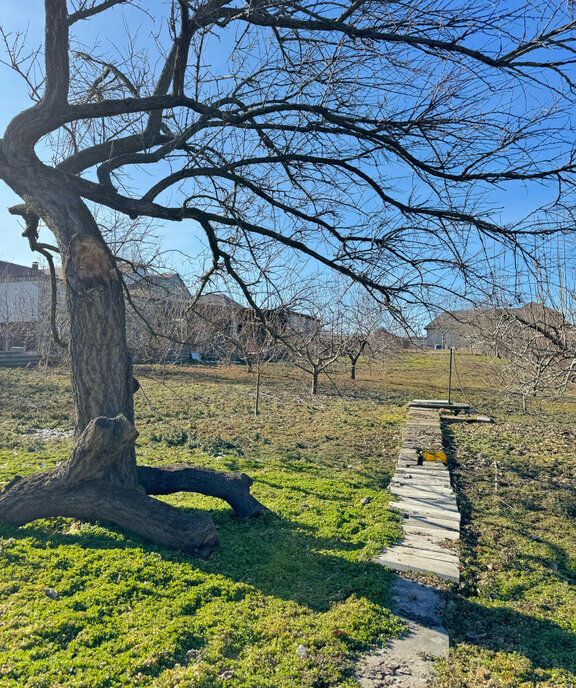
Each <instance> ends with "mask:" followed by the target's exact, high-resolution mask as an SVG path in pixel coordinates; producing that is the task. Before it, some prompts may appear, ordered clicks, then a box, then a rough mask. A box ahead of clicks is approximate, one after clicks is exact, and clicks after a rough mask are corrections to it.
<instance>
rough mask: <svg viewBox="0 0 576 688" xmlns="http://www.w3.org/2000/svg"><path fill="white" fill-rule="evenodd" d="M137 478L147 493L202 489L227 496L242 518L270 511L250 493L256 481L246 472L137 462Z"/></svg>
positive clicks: (216, 495) (220, 495)
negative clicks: (142, 464)
mask: <svg viewBox="0 0 576 688" xmlns="http://www.w3.org/2000/svg"><path fill="white" fill-rule="evenodd" d="M138 478H139V480H140V484H141V485H142V487H143V488H144V490H145V491H146V494H153V495H163V494H172V493H173V492H200V493H201V494H205V495H210V496H211V497H219V498H220V499H224V500H225V501H226V502H228V504H230V506H231V507H232V508H233V509H234V512H235V514H236V516H239V517H242V518H245V517H247V516H257V515H259V514H262V513H266V512H267V511H268V509H267V508H266V507H265V506H264V505H262V504H261V503H260V502H259V501H258V500H257V499H255V498H254V497H253V496H252V495H251V494H250V486H251V485H252V482H253V481H252V478H250V477H249V476H247V475H246V474H245V473H225V472H224V471H215V470H212V469H210V468H199V467H197V466H162V467H161V468H155V467H152V466H138Z"/></svg>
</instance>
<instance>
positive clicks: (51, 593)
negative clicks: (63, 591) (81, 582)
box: [44, 588, 58, 600]
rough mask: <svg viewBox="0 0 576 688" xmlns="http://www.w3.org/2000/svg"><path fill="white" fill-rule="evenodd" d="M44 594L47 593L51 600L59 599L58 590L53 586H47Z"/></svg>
mask: <svg viewBox="0 0 576 688" xmlns="http://www.w3.org/2000/svg"><path fill="white" fill-rule="evenodd" d="M44 594H45V595H46V597H49V598H50V599H51V600H57V599H58V591H57V590H53V589H52V588H45V589H44Z"/></svg>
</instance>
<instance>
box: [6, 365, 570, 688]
mask: <svg viewBox="0 0 576 688" xmlns="http://www.w3.org/2000/svg"><path fill="white" fill-rule="evenodd" d="M493 365H494V363H493V362H491V361H490V360H488V359H485V358H481V357H477V356H466V355H460V354H459V355H458V357H457V371H458V376H457V377H456V376H455V380H454V382H455V387H456V392H455V400H457V401H465V400H466V398H468V399H470V400H471V401H472V402H473V403H474V404H475V405H477V407H478V408H479V410H481V411H483V412H486V413H489V414H491V415H493V416H494V417H495V419H496V423H495V424H494V425H469V424H467V425H460V424H452V425H450V426H449V427H447V429H446V437H445V439H446V441H447V443H448V450H449V451H448V453H449V460H450V464H451V470H452V472H453V475H454V481H455V486H456V489H457V493H458V499H459V503H460V507H461V510H462V512H463V523H464V529H463V537H462V541H461V545H460V547H461V559H462V566H463V571H462V581H461V583H460V584H459V585H456V584H444V585H441V586H440V587H441V588H442V594H443V595H444V596H445V597H446V601H447V605H446V608H445V613H444V620H445V624H446V626H447V628H448V630H449V632H450V635H451V642H452V649H451V655H450V659H449V661H448V662H444V663H440V664H439V666H438V669H439V674H438V678H437V681H436V687H435V688H501V687H506V688H529V687H530V688H532V687H534V686H538V687H542V688H548V687H550V688H553V687H556V688H574V686H576V586H575V583H576V528H575V517H576V492H575V488H576V462H575V460H574V445H575V441H576V430H575V429H574V421H573V419H574V411H575V406H574V399H568V400H567V401H565V402H535V403H533V404H532V406H531V408H532V410H533V413H532V414H530V415H522V414H520V413H519V412H518V401H517V400H509V399H506V398H503V397H502V396H501V395H500V394H499V393H498V390H495V389H493V387H492V385H493V380H494V376H493ZM496 365H497V363H496ZM447 372H448V358H447V355H446V353H445V352H434V353H431V354H425V353H405V354H401V355H399V356H395V357H393V358H391V359H390V360H389V361H388V362H387V363H386V364H385V366H384V367H382V366H370V365H368V364H366V363H365V364H364V365H363V366H361V367H360V368H359V371H358V377H359V379H358V380H357V381H356V382H352V381H350V380H348V379H347V373H346V369H345V367H344V366H342V368H341V369H340V370H338V371H335V373H334V374H333V375H332V379H333V381H334V383H335V386H334V385H333V384H332V383H331V382H329V381H328V380H327V379H326V378H324V379H323V381H322V395H321V396H320V397H319V398H318V399H314V400H313V399H311V398H310V396H309V395H308V393H307V381H306V380H305V379H301V378H299V377H298V376H297V375H295V374H294V372H293V371H289V370H287V369H285V368H283V367H282V366H276V365H269V366H267V367H266V368H265V381H264V389H263V394H262V403H261V409H262V414H261V415H260V416H257V417H256V416H254V414H253V410H252V408H253V401H254V378H253V376H251V375H250V374H249V373H248V372H247V371H246V369H245V368H240V367H234V368H217V369H204V368H188V369H182V368H177V367H171V366H168V367H164V368H162V367H154V366H151V367H140V368H139V369H138V371H137V373H136V374H137V377H138V378H139V380H140V382H141V383H142V392H139V393H138V395H137V416H138V418H139V422H138V429H139V431H140V437H139V439H138V454H139V461H140V462H141V463H147V464H150V465H161V464H163V463H177V462H178V463H187V462H189V463H193V464H197V465H202V466H208V467H213V468H221V469H224V470H242V471H244V472H246V473H248V474H249V475H250V476H252V477H253V478H254V481H255V482H254V486H253V493H254V494H255V496H256V497H257V498H258V499H260V500H261V501H262V502H263V503H265V504H266V505H267V506H269V507H270V508H271V509H272V510H273V513H271V514H268V515H266V516H263V517H261V518H258V519H254V520H251V519H250V520H246V521H241V520H238V519H235V518H234V517H233V514H232V512H231V510H230V509H229V507H228V505H226V504H225V503H224V502H220V501H219V500H215V499H211V498H208V497H202V496H198V495H189V494H177V495H173V496H171V497H170V498H169V499H167V501H169V502H170V503H172V504H175V505H178V506H180V507H181V508H184V509H186V508H190V509H203V510H209V511H210V512H211V513H212V516H213V518H214V520H215V522H216V524H217V526H218V528H219V535H220V542H221V544H220V547H219V548H218V549H217V551H216V552H215V553H214V554H213V555H212V556H211V557H210V558H209V559H208V560H206V561H198V560H192V559H189V558H188V557H186V556H185V555H182V554H179V553H175V552H171V551H168V550H164V549H161V548H159V547H154V546H151V545H150V544H149V543H147V542H145V541H143V540H141V539H138V538H137V537H135V536H132V535H131V534H129V533H125V532H122V531H120V530H119V529H116V528H112V527H107V526H106V525H105V524H97V525H89V524H81V523H78V522H75V521H72V520H70V519H51V520H48V521H38V522H35V523H33V524H30V525H28V526H26V527H25V528H21V529H16V528H11V527H8V526H6V525H3V526H0V538H1V540H0V614H1V615H0V687H2V688H4V686H6V687H9V688H16V687H18V688H21V687H24V688H32V687H40V686H45V687H46V688H53V687H60V686H62V687H63V688H64V687H66V688H68V687H72V686H74V687H84V686H86V687H92V686H93V687H94V688H96V687H98V688H100V687H101V686H103V687H110V688H112V687H115V686H132V685H136V686H140V685H142V686H154V687H165V686H166V687H168V686H183V687H190V688H216V687H220V686H229V687H231V688H264V687H266V688H288V687H290V688H292V686H294V687H297V688H352V686H356V685H357V684H356V683H355V682H354V680H353V678H352V668H353V666H354V662H355V661H356V657H357V656H358V653H359V652H360V651H361V650H363V649H365V648H368V647H370V646H371V645H373V644H377V643H380V642H384V641H385V640H386V639H387V638H389V637H391V636H394V635H395V634H397V633H399V632H400V630H401V625H400V623H399V622H398V620H397V619H396V618H395V617H393V616H392V615H391V614H390V612H389V611H388V586H389V582H390V577H389V575H388V573H387V572H386V570H385V569H383V568H382V567H380V566H377V565H375V564H373V563H371V561H370V559H371V557H372V556H373V555H374V554H376V553H378V552H379V551H380V550H381V548H382V547H383V546H385V545H386V544H388V543H391V542H393V541H394V539H395V538H396V537H397V535H398V533H399V522H398V520H397V517H396V516H394V515H393V514H391V513H390V511H389V510H388V503H389V500H390V495H389V494H388V493H387V491H386V489H385V488H386V486H387V484H388V481H389V479H390V477H391V474H392V471H393V470H394V464H395V460H396V452H397V449H398V442H399V438H400V432H401V429H402V426H403V424H404V422H405V414H404V411H403V404H405V403H406V402H407V401H408V400H409V399H411V398H413V397H415V396H430V397H444V398H445V397H446V384H447V377H448V376H447ZM459 384H461V386H462V388H463V391H464V392H465V394H466V396H464V395H463V392H462V391H460V390H459V389H458V386H459ZM0 385H2V389H3V395H2V397H1V400H0V485H3V484H5V483H6V482H8V480H10V479H11V478H12V477H13V476H14V475H15V474H16V473H20V474H24V473H29V472H33V471H37V470H42V469H44V468H48V467H50V466H53V465H55V464H56V463H57V462H59V461H64V460H65V459H66V457H67V455H68V453H69V451H70V449H71V444H72V441H71V439H69V438H64V439H46V436H45V434H42V432H41V431H42V430H45V429H55V430H59V431H70V430H71V429H72V426H73V424H72V405H71V403H72V402H71V396H70V391H69V386H68V383H67V381H66V377H65V375H63V374H60V373H57V372H51V373H48V374H44V373H42V372H40V371H34V370H27V371H5V370H0ZM495 477H497V482H496V481H495ZM496 488H497V489H496ZM366 502H367V503H366ZM47 588H51V589H54V590H56V591H57V592H58V597H57V599H50V598H49V597H48V596H46V594H45V593H44V590H45V589H47ZM299 646H302V647H304V648H305V656H301V654H302V651H301V652H300V654H299V653H298V652H297V650H298V648H299Z"/></svg>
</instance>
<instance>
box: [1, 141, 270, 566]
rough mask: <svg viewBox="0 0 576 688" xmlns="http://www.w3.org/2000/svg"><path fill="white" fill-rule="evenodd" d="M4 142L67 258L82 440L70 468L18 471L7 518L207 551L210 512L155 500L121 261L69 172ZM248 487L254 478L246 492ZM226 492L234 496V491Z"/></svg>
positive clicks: (5, 507) (9, 176)
mask: <svg viewBox="0 0 576 688" xmlns="http://www.w3.org/2000/svg"><path fill="white" fill-rule="evenodd" d="M1 143H2V145H1V147H0V177H1V178H3V179H4V180H5V181H6V182H7V183H8V184H9V185H10V186H11V187H12V189H13V190H14V191H15V192H16V193H17V194H18V195H19V196H20V197H21V198H23V199H24V201H25V203H26V211H25V212H26V213H28V214H29V213H36V214H37V215H38V216H39V217H40V218H41V219H42V220H44V222H45V223H46V225H47V226H48V227H49V228H50V230H51V231H52V232H53V234H54V236H55V237H56V240H57V242H58V247H59V250H60V255H61V258H62V264H63V267H64V274H65V290H66V303H67V308H68V313H69V317H70V357H71V380H72V391H73V395H74V405H75V410H76V419H75V420H76V425H75V440H76V446H75V448H74V451H73V453H72V455H71V457H70V459H69V461H68V462H67V463H66V464H65V465H64V466H62V467H60V468H58V469H56V470H51V471H46V472H44V473H41V474H36V475H32V476H28V477H26V478H16V479H14V480H13V481H12V482H11V483H10V484H9V485H8V486H7V488H6V490H5V491H4V493H2V494H1V495H0V518H3V519H5V520H7V521H9V522H11V523H13V524H15V525H21V524H23V523H26V522H28V521H30V520H33V519H36V518H41V517H48V516H73V517H76V518H80V519H87V520H90V521H92V520H104V521H111V522H112V523H115V524H117V525H119V526H121V527H123V528H128V529H130V530H133V531H134V532H136V533H138V534H140V535H142V536H144V537H146V538H149V539H151V540H153V541H154V542H157V543H159V544H161V545H164V546H167V547H171V548H177V549H181V550H183V551H185V552H188V553H190V554H192V555H196V556H205V555H207V554H209V553H210V552H211V551H212V550H213V549H214V547H215V546H216V544H217V542H218V537H217V534H216V528H215V526H214V524H213V523H212V520H211V519H210V517H209V516H208V515H207V514H190V513H188V512H182V511H179V510H178V509H176V508H175V507H172V506H170V505H168V504H165V503H163V502H159V501H157V500H154V499H152V498H150V497H148V496H146V494H145V492H146V490H145V489H144V488H143V487H142V486H141V485H140V482H139V474H138V470H137V466H136V455H135V449H134V441H135V439H136V437H137V432H136V431H135V429H134V406H133V378H132V364H131V360H130V354H129V351H128V346H127V343H126V317H125V308H124V296H123V292H122V280H121V277H120V273H119V272H118V270H117V268H116V263H115V260H114V258H113V256H112V254H111V253H110V250H109V249H108V247H107V246H106V244H105V242H104V240H103V238H102V236H101V234H100V231H99V229H98V227H97V225H96V222H95V221H94V218H93V217H92V215H91V214H90V212H89V210H88V208H87V207H86V205H85V204H84V202H83V201H82V200H81V199H80V198H79V197H77V196H76V195H75V194H74V193H72V192H71V191H70V190H69V188H68V186H67V184H66V177H65V175H62V174H61V173H60V172H58V171H57V170H53V169H50V168H47V167H45V166H44V165H43V164H42V163H41V162H40V161H39V160H38V159H37V158H35V156H34V155H33V153H32V154H31V153H30V151H28V154H27V155H24V156H21V157H19V154H21V153H22V151H19V150H18V147H16V149H15V150H10V149H9V148H10V147H9V146H8V150H7V149H6V148H7V144H6V140H4V141H2V142H1ZM22 157H23V158H24V159H22ZM236 482H237V481H236ZM230 485H231V493H233V494H231V495H229V501H230V500H232V501H231V502H230V503H233V502H234V503H236V502H237V501H238V498H237V494H236V493H237V492H238V490H237V484H236V483H235V482H234V481H231V482H230ZM248 488H249V485H248V486H247V485H246V484H244V491H245V492H246V493H247V491H248ZM181 489H186V488H184V487H182V486H180V487H178V490H181ZM172 491H177V490H176V489H174V490H172ZM167 493H168V491H166V492H163V494H167ZM218 496H222V497H223V498H227V496H226V490H225V489H222V490H221V493H220V494H219V495H218ZM252 500H253V502H252ZM244 502H245V504H246V505H248V504H250V506H251V508H249V506H245V509H244V511H246V512H251V513H258V512H259V511H262V510H263V509H264V507H262V509H260V510H259V509H258V508H257V506H256V505H257V504H258V502H256V500H254V498H250V499H248V498H245V499H244ZM254 502H255V503H256V504H254ZM260 506H261V505H260ZM239 508H240V511H242V508H241V507H239Z"/></svg>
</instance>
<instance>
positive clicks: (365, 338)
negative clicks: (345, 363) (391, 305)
mask: <svg viewBox="0 0 576 688" xmlns="http://www.w3.org/2000/svg"><path fill="white" fill-rule="evenodd" d="M342 311H343V313H342V316H343V328H344V332H343V333H342V334H343V336H344V346H343V355H344V356H346V358H348V360H349V361H350V379H351V380H355V379H356V367H357V365H358V361H359V360H360V358H361V357H366V356H371V355H373V354H374V353H375V350H376V349H375V346H374V344H375V341H374V339H375V334H376V332H377V331H378V329H379V328H381V327H382V325H383V322H384V317H385V309H383V308H382V306H381V304H380V303H379V302H378V301H376V300H375V299H373V298H370V296H369V295H367V294H365V293H364V294H362V293H357V292H356V293H354V294H353V295H352V297H351V298H348V299H347V300H346V303H345V304H343V307H342Z"/></svg>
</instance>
